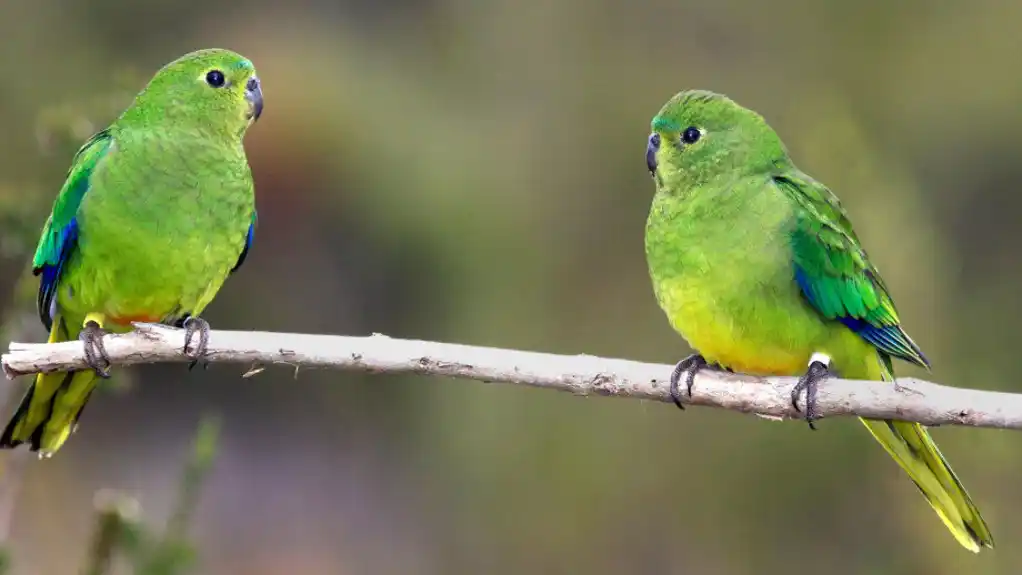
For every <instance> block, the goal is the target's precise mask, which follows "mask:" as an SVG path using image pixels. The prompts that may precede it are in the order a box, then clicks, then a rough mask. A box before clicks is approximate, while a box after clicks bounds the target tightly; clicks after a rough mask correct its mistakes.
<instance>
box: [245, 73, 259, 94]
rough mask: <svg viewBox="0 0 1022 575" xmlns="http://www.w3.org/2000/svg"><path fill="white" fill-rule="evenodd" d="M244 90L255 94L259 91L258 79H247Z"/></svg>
mask: <svg viewBox="0 0 1022 575" xmlns="http://www.w3.org/2000/svg"><path fill="white" fill-rule="evenodd" d="M245 89H246V90H248V91H249V92H255V91H256V90H258V89H259V78H256V77H255V76H252V77H251V78H249V79H248V83H247V84H245Z"/></svg>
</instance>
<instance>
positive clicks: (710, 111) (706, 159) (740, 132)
mask: <svg viewBox="0 0 1022 575" xmlns="http://www.w3.org/2000/svg"><path fill="white" fill-rule="evenodd" d="M651 127H652V133H650V135H649V139H648V140H647V143H646V167H647V168H648V169H649V171H650V173H651V174H652V175H653V178H654V179H655V180H656V182H657V188H658V189H660V188H662V187H665V186H666V187H668V188H670V189H674V190H678V189H687V188H689V187H691V186H695V185H699V184H701V183H705V182H708V181H711V180H713V179H715V178H717V177H720V176H741V175H744V174H748V173H756V172H757V171H760V170H768V169H771V168H772V167H773V166H774V165H777V162H784V161H785V160H786V159H787V157H788V154H787V151H786V150H785V148H784V144H783V143H781V140H780V138H779V137H778V136H777V134H776V133H775V132H774V131H773V129H772V128H770V126H769V125H767V123H766V121H765V120H764V119H763V117H762V116H760V115H759V114H757V113H756V112H753V111H752V110H749V109H747V108H743V107H742V106H740V105H738V104H737V103H735V102H734V101H732V100H731V99H729V98H727V97H726V96H723V95H720V94H715V93H713V92H708V91H705V90H686V91H684V92H679V93H678V94H676V95H675V96H674V97H673V98H671V99H670V100H669V101H668V102H667V103H666V104H664V106H663V108H661V109H660V112H659V113H657V115H656V116H655V117H654V118H653V121H652V122H651Z"/></svg>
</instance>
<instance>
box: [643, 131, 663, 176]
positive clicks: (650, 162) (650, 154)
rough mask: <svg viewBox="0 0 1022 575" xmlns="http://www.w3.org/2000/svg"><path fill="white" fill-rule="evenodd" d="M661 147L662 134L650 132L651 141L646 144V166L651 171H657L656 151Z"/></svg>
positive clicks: (653, 172) (652, 172)
mask: <svg viewBox="0 0 1022 575" xmlns="http://www.w3.org/2000/svg"><path fill="white" fill-rule="evenodd" d="M659 149H660V134H656V133H654V134H650V135H649V143H648V144H646V167H647V168H649V173H651V174H655V173H656V153H657V150H659Z"/></svg>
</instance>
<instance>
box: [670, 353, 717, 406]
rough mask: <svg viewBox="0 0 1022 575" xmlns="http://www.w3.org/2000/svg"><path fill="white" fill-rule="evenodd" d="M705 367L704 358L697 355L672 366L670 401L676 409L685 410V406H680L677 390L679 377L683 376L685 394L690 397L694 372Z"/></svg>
mask: <svg viewBox="0 0 1022 575" xmlns="http://www.w3.org/2000/svg"><path fill="white" fill-rule="evenodd" d="M706 367H709V364H708V363H707V362H706V358H705V357H703V356H701V355H699V354H698V353H693V354H692V355H690V356H688V357H686V358H685V359H683V360H681V361H679V362H678V365H676V366H674V371H673V372H671V399H672V400H673V401H674V405H677V406H678V409H681V410H684V409H685V406H684V405H682V404H681V389H679V388H680V387H681V386H680V383H681V376H683V375H684V376H685V393H687V394H688V396H689V397H692V385H694V384H695V382H696V372H698V371H699V370H700V369H703V368H706Z"/></svg>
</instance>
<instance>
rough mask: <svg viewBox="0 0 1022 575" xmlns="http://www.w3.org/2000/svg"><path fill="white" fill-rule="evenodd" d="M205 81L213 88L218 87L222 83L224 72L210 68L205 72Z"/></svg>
mask: <svg viewBox="0 0 1022 575" xmlns="http://www.w3.org/2000/svg"><path fill="white" fill-rule="evenodd" d="M206 83H207V84H209V85H210V86H213V87H214V88H219V87H220V86H223V85H224V73H223V72H221V71H220V70H210V71H209V73H208V74H206Z"/></svg>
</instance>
